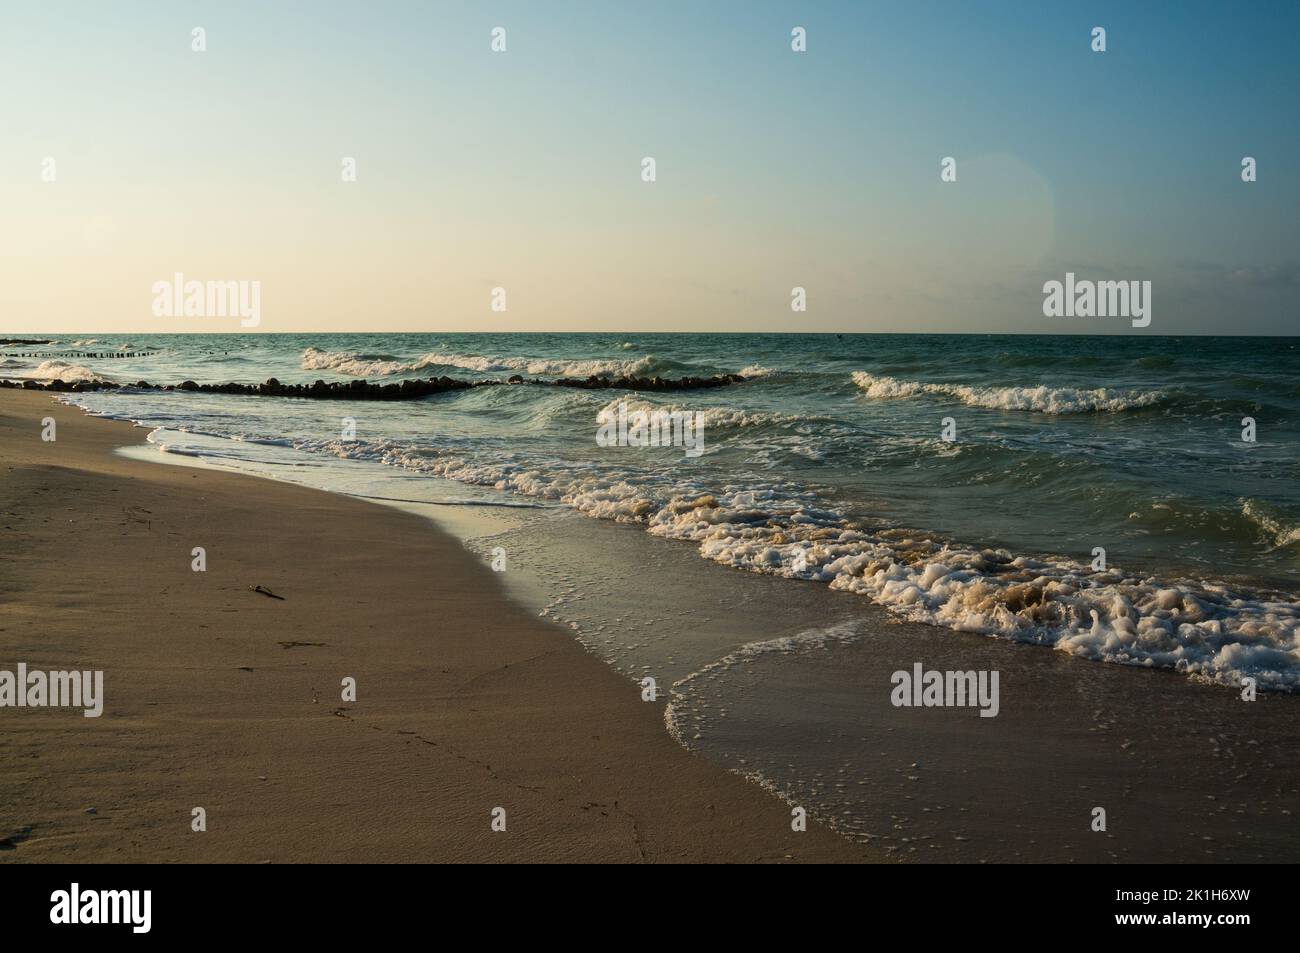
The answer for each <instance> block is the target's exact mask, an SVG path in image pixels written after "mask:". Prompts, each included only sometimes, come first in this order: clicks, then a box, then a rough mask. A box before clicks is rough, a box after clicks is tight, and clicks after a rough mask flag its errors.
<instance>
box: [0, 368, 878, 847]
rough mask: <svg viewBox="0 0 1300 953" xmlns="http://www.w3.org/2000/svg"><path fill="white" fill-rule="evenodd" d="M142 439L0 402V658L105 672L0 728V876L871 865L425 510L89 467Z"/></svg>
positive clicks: (144, 467) (37, 402)
mask: <svg viewBox="0 0 1300 953" xmlns="http://www.w3.org/2000/svg"><path fill="white" fill-rule="evenodd" d="M44 417H52V418H54V420H55V421H56V424H57V428H58V429H57V439H56V441H54V442H53V443H46V442H43V441H42V440H41V438H40V430H41V420H42V418H44ZM142 440H143V433H142V432H141V430H140V429H139V428H136V427H134V426H133V425H132V424H129V423H125V422H119V421H109V420H103V419H97V418H92V417H88V416H87V415H85V414H84V413H83V412H82V411H81V410H80V409H78V408H75V407H69V406H66V405H63V404H61V403H58V402H56V401H55V400H53V399H51V398H50V397H49V395H46V394H43V393H29V392H26V393H25V392H21V391H13V390H9V391H5V392H4V393H3V394H0V446H2V447H3V449H4V457H5V463H6V471H5V473H4V476H5V477H6V479H5V481H4V483H3V484H2V486H3V489H0V496H2V497H3V513H4V515H3V523H4V527H5V528H6V529H7V533H6V536H5V542H4V544H0V560H3V562H4V566H5V575H6V576H7V577H8V578H9V579H10V580H11V582H10V585H9V586H6V589H7V590H9V591H8V592H6V594H5V599H6V610H7V611H6V613H5V615H6V619H7V620H8V621H7V622H6V624H5V625H4V626H3V628H0V647H2V649H0V651H3V655H4V660H5V664H6V665H9V664H11V663H17V662H20V661H21V662H25V663H27V664H28V665H29V666H30V667H40V668H47V669H72V668H76V669H96V670H103V671H104V672H105V676H104V681H105V686H104V695H105V700H104V705H105V710H104V714H103V717H101V718H98V719H84V718H82V716H81V713H80V712H77V711H68V710H66V709H45V710H35V709H32V710H26V711H23V710H17V709H0V717H3V718H4V719H5V720H6V726H5V727H6V732H5V733H4V735H3V738H4V741H3V746H4V749H5V755H6V757H5V760H6V762H7V763H8V764H9V765H10V768H9V770H7V771H6V772H5V773H4V775H3V780H0V805H4V807H3V808H2V809H0V810H2V811H3V813H2V814H0V818H2V820H0V842H5V841H7V842H8V844H9V847H10V849H5V850H0V860H4V861H8V862H22V861H47V862H49V861H73V860H75V861H88V862H89V861H110V862H120V861H181V862H196V861H230V862H257V861H270V862H288V861H297V862H312V861H322V862H323V861H330V862H333V861H346V860H354V861H375V862H385V861H397V862H401V861H469V862H474V861H576V862H595V861H615V862H617V861H628V862H637V861H723V862H728V861H735V862H750V861H784V860H797V861H819V862H829V861H862V860H881V859H883V855H882V854H880V853H878V852H875V851H872V850H871V849H870V848H866V847H863V846H860V845H858V844H855V843H853V842H851V841H849V840H848V839H847V838H844V837H841V836H840V835H838V834H835V833H833V832H832V831H830V830H829V829H827V828H825V827H823V826H822V825H820V824H818V823H816V822H813V821H812V820H811V819H810V823H809V825H808V830H807V831H806V832H803V833H795V832H793V831H792V830H791V826H790V808H789V806H788V805H785V804H783V803H782V802H781V801H779V800H778V799H776V798H774V797H772V796H771V795H770V794H768V793H766V792H764V791H762V790H760V789H759V788H758V787H757V786H756V785H753V784H751V783H749V782H747V781H745V780H743V779H742V778H741V777H739V776H738V775H736V774H733V773H731V772H728V771H727V770H725V769H724V768H722V767H718V766H716V765H714V764H711V763H709V762H707V761H705V760H704V759H702V758H700V757H699V756H697V755H694V754H692V753H690V752H688V751H686V750H684V749H683V748H681V747H680V746H678V745H677V744H676V742H674V741H673V740H672V738H671V737H669V735H668V734H667V732H666V731H665V730H664V727H663V709H664V706H665V703H666V700H667V699H666V692H664V691H661V692H660V697H659V700H658V701H656V702H654V703H647V702H642V701H641V700H640V693H639V687H638V686H637V685H636V684H635V683H629V682H628V681H627V680H626V679H625V678H624V677H623V676H621V675H619V674H618V673H616V672H615V671H613V670H611V669H610V668H609V667H608V666H607V665H606V664H605V663H603V662H602V661H601V660H600V659H598V658H596V657H595V656H593V655H591V654H589V653H588V652H586V651H585V650H584V649H583V648H582V646H581V645H580V644H579V643H578V642H577V641H576V640H574V639H573V638H572V637H571V635H569V634H568V633H567V632H565V631H563V630H562V629H560V628H559V627H558V626H555V625H552V624H550V623H547V622H544V621H542V620H539V619H537V618H535V617H532V616H530V615H529V614H527V612H526V611H525V610H523V609H522V608H521V607H519V606H518V605H516V604H514V603H513V602H511V601H510V600H509V599H508V598H507V596H506V594H505V593H504V591H503V589H502V587H501V586H500V585H499V582H498V580H497V579H495V578H494V575H493V573H492V572H491V571H490V570H489V569H488V568H487V567H486V566H485V565H482V564H480V563H478V562H477V561H476V560H475V559H474V558H473V555H472V554H471V553H470V552H468V551H466V550H465V549H463V548H462V547H461V545H460V543H459V542H457V541H456V540H455V539H454V538H453V537H451V536H450V535H448V534H446V533H444V532H443V531H441V530H439V529H437V528H436V527H435V526H433V525H430V524H429V522H428V521H427V520H426V519H425V518H423V517H421V516H417V515H414V514H412V513H408V512H403V511H401V510H400V509H397V508H394V507H388V506H384V505H381V504H376V503H370V502H366V501H362V500H357V499H355V498H349V497H346V496H342V495H339V494H333V493H328V492H326V491H322V490H315V489H311V488H307V487H303V486H298V485H293V484H288V483H284V482H280V481H273V480H266V479H261V478H258V477H254V476H249V475H244V474H238V473H228V472H220V471H218V470H216V469H212V470H200V469H196V468H193V467H168V466H158V465H157V464H156V463H152V462H149V463H146V462H140V461H137V460H132V459H130V458H128V457H125V456H123V455H119V454H115V453H113V451H114V450H115V449H116V448H117V447H120V446H122V445H127V444H139V443H141V442H142ZM195 546H202V547H204V549H205V556H206V560H207V566H206V571H204V572H194V571H193V570H192V568H191V563H192V555H191V553H192V550H193V547H195ZM259 585H260V586H263V587H264V588H267V589H270V590H271V591H273V592H274V593H276V594H277V595H280V596H283V597H284V598H283V599H282V600H275V599H269V598H266V597H265V596H263V595H260V594H258V593H256V592H252V591H249V589H250V587H253V586H259ZM485 613H487V614H488V615H485ZM486 618H490V620H491V621H490V622H489V623H488V624H486V625H485V624H483V622H482V621H480V620H484V619H486ZM343 678H355V679H356V695H357V700H356V701H350V700H349V701H344V700H342V699H341V692H340V688H339V686H340V684H341V679H343ZM73 729H76V730H73ZM196 807H203V808H204V810H205V812H206V830H205V831H202V832H197V831H193V830H191V824H192V814H193V809H194V808H196ZM496 807H505V809H506V830H505V831H504V832H494V831H493V830H492V829H491V822H492V813H491V812H492V811H493V809H494V808H496ZM92 812H93V813H92Z"/></svg>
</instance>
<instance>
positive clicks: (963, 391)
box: [853, 371, 1166, 414]
mask: <svg viewBox="0 0 1300 953" xmlns="http://www.w3.org/2000/svg"><path fill="white" fill-rule="evenodd" d="M853 383H854V384H856V385H857V386H858V387H859V388H861V389H862V391H863V392H864V393H865V394H866V395H867V396H868V397H873V398H878V399H886V400H887V399H894V398H903V397H916V396H919V395H922V394H936V395H939V396H942V397H951V398H953V399H955V400H959V401H961V402H962V403H963V404H968V405H970V406H971V407H987V408H989V409H991V410H1029V411H1036V412H1037V413H1042V414H1082V413H1095V412H1105V413H1117V412H1119V411H1123V410H1133V409H1136V408H1140V407H1151V406H1153V405H1155V404H1158V403H1160V402H1161V401H1163V400H1164V399H1165V397H1166V395H1165V394H1164V392H1163V391H1125V390H1115V389H1113V388H1107V387H1099V388H1096V389H1094V390H1084V389H1080V388H1075V387H1047V386H1045V385H1044V386H1039V387H970V386H968V385H965V384H927V383H925V382H923V381H907V380H900V379H898V378H896V377H880V376H877V375H875V374H868V373H867V372H865V371H854V372H853Z"/></svg>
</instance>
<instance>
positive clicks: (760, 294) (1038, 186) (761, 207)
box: [0, 0, 1300, 334]
mask: <svg viewBox="0 0 1300 953" xmlns="http://www.w3.org/2000/svg"><path fill="white" fill-rule="evenodd" d="M5 21H6V22H5V25H4V30H3V31H0V89H3V90H4V91H5V92H4V97H3V101H2V102H0V209H2V210H3V224H4V227H3V228H2V229H0V308H2V309H3V310H2V312H0V332H5V333H11V334H12V333H32V334H40V333H56V332H66V331H78V332H107V333H116V332H121V333H127V332H147V331H154V332H182V331H239V330H242V329H241V327H240V326H239V320H238V316H232V315H228V314H218V315H206V316H189V317H185V316H183V315H182V316H161V317H160V316H157V315H156V314H155V313H154V304H155V301H154V297H155V296H154V291H153V289H154V286H155V283H157V282H159V281H167V282H170V281H172V280H173V276H174V275H175V274H176V273H181V274H182V275H183V276H184V279H185V280H187V281H188V280H197V281H243V282H250V283H251V282H258V283H259V289H260V323H259V325H258V327H257V330H258V331H261V332H294V331H363V330H373V331H434V332H439V331H600V330H610V331H615V330H620V331H697V330H700V331H704V330H707V331H799V332H805V331H836V332H875V331H889V332H973V333H991V332H1063V333H1074V334H1077V333H1144V334H1186V333H1222V334H1240V333H1246V334H1296V333H1300V330H1298V328H1300V320H1298V319H1300V308H1298V307H1297V303H1296V302H1297V293H1298V292H1300V188H1298V187H1297V177H1298V176H1300V166H1298V165H1297V161H1298V159H1300V108H1298V107H1297V103H1298V102H1300V95H1298V94H1300V55H1297V49H1296V46H1297V39H1296V38H1297V36H1300V4H1296V3H1289V2H1278V3H1273V2H1255V0H1252V2H1244V3H1226V2H1225V3H1204V2H1175V0H1152V2H1143V3H1131V2H1129V3H1114V4H1110V3H1073V2H1071V3H1065V2H1060V3H1056V2H1041V0H1040V2H1024V3H1020V2H1012V0H1006V2H988V3H977V2H969V0H967V2H957V0H952V2H940V0H934V2H928V0H910V2H897V3H894V2H882V3H868V2H865V0H859V2H818V3H811V2H804V3H769V2H740V0H735V2H732V0H718V2H711V3H701V2H677V0H657V2H653V3H640V2H636V3H634V2H631V0H610V2H596V0H585V2H556V0H529V2H520V3H491V2H463V3H453V2H436V0H428V2H423V3H417V2H410V3H407V2H395V0H388V2H386V0H369V2H354V0H350V2H324V0H320V2H275V3H251V2H230V0H223V2H220V3H216V2H211V3H186V2H174V3H160V2H153V3H146V2H120V3H113V4H106V3H102V2H87V3H61V2H57V0H50V2H41V3H24V4H18V3H11V4H8V5H7V7H6V10H5ZM1097 26H1101V27H1103V28H1104V29H1105V30H1106V51H1105V52H1095V51H1094V50H1093V49H1092V43H1093V39H1092V31H1093V28H1094V27H1097ZM496 27H501V28H503V29H504V30H505V43H506V49H505V51H504V52H496V51H494V50H493V49H492V40H493V37H492V31H493V30H494V28H496ZM795 27H803V28H804V30H805V31H806V36H807V49H806V52H795V51H794V50H792V49H791V31H792V29H793V28H795ZM195 28H202V30H203V31H204V38H205V40H206V49H205V50H204V51H203V52H196V51H195V50H194V49H193V44H194V34H193V32H192V31H193V30H194V29H195ZM1246 156H1250V157H1253V158H1254V159H1255V160H1256V163H1257V180H1256V181H1254V182H1250V183H1246V182H1243V181H1242V177H1241V163H1242V159H1243V157H1246ZM645 157H652V158H653V159H654V160H655V173H656V176H655V180H654V181H653V182H646V181H644V180H643V175H642V170H643V162H642V160H643V159H644V158H645ZM945 157H952V158H953V159H954V160H955V168H956V181H951V182H944V181H941V177H940V171H941V161H942V160H943V159H944V158H945ZM345 158H351V159H354V160H355V168H356V178H355V181H344V180H343V179H344V177H343V164H344V160H345ZM51 159H52V160H53V164H52V165H51V164H50V163H49V160H51ZM51 173H52V176H51ZM51 177H52V181H51V180H50V179H51ZM1067 272H1072V273H1074V274H1075V275H1076V277H1077V278H1081V279H1091V280H1130V281H1148V280H1149V281H1150V282H1151V283H1152V284H1151V316H1152V321H1151V324H1150V326H1148V327H1146V328H1144V329H1142V330H1141V331H1140V332H1139V331H1137V330H1134V329H1131V328H1130V327H1129V322H1128V321H1126V320H1124V319H1122V318H1080V317H1048V316H1045V315H1044V313H1043V299H1044V294H1043V284H1044V282H1047V281H1050V280H1063V279H1064V277H1065V275H1066V273H1067ZM795 287H801V288H804V289H806V301H807V310H806V311H794V310H792V308H791V295H792V289H793V288H795ZM494 288H503V289H505V310H493V308H492V304H493V301H494V298H493V289H494ZM495 300H496V303H497V305H498V307H499V306H500V304H501V298H500V296H499V295H498V296H497V298H496V299H495Z"/></svg>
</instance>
